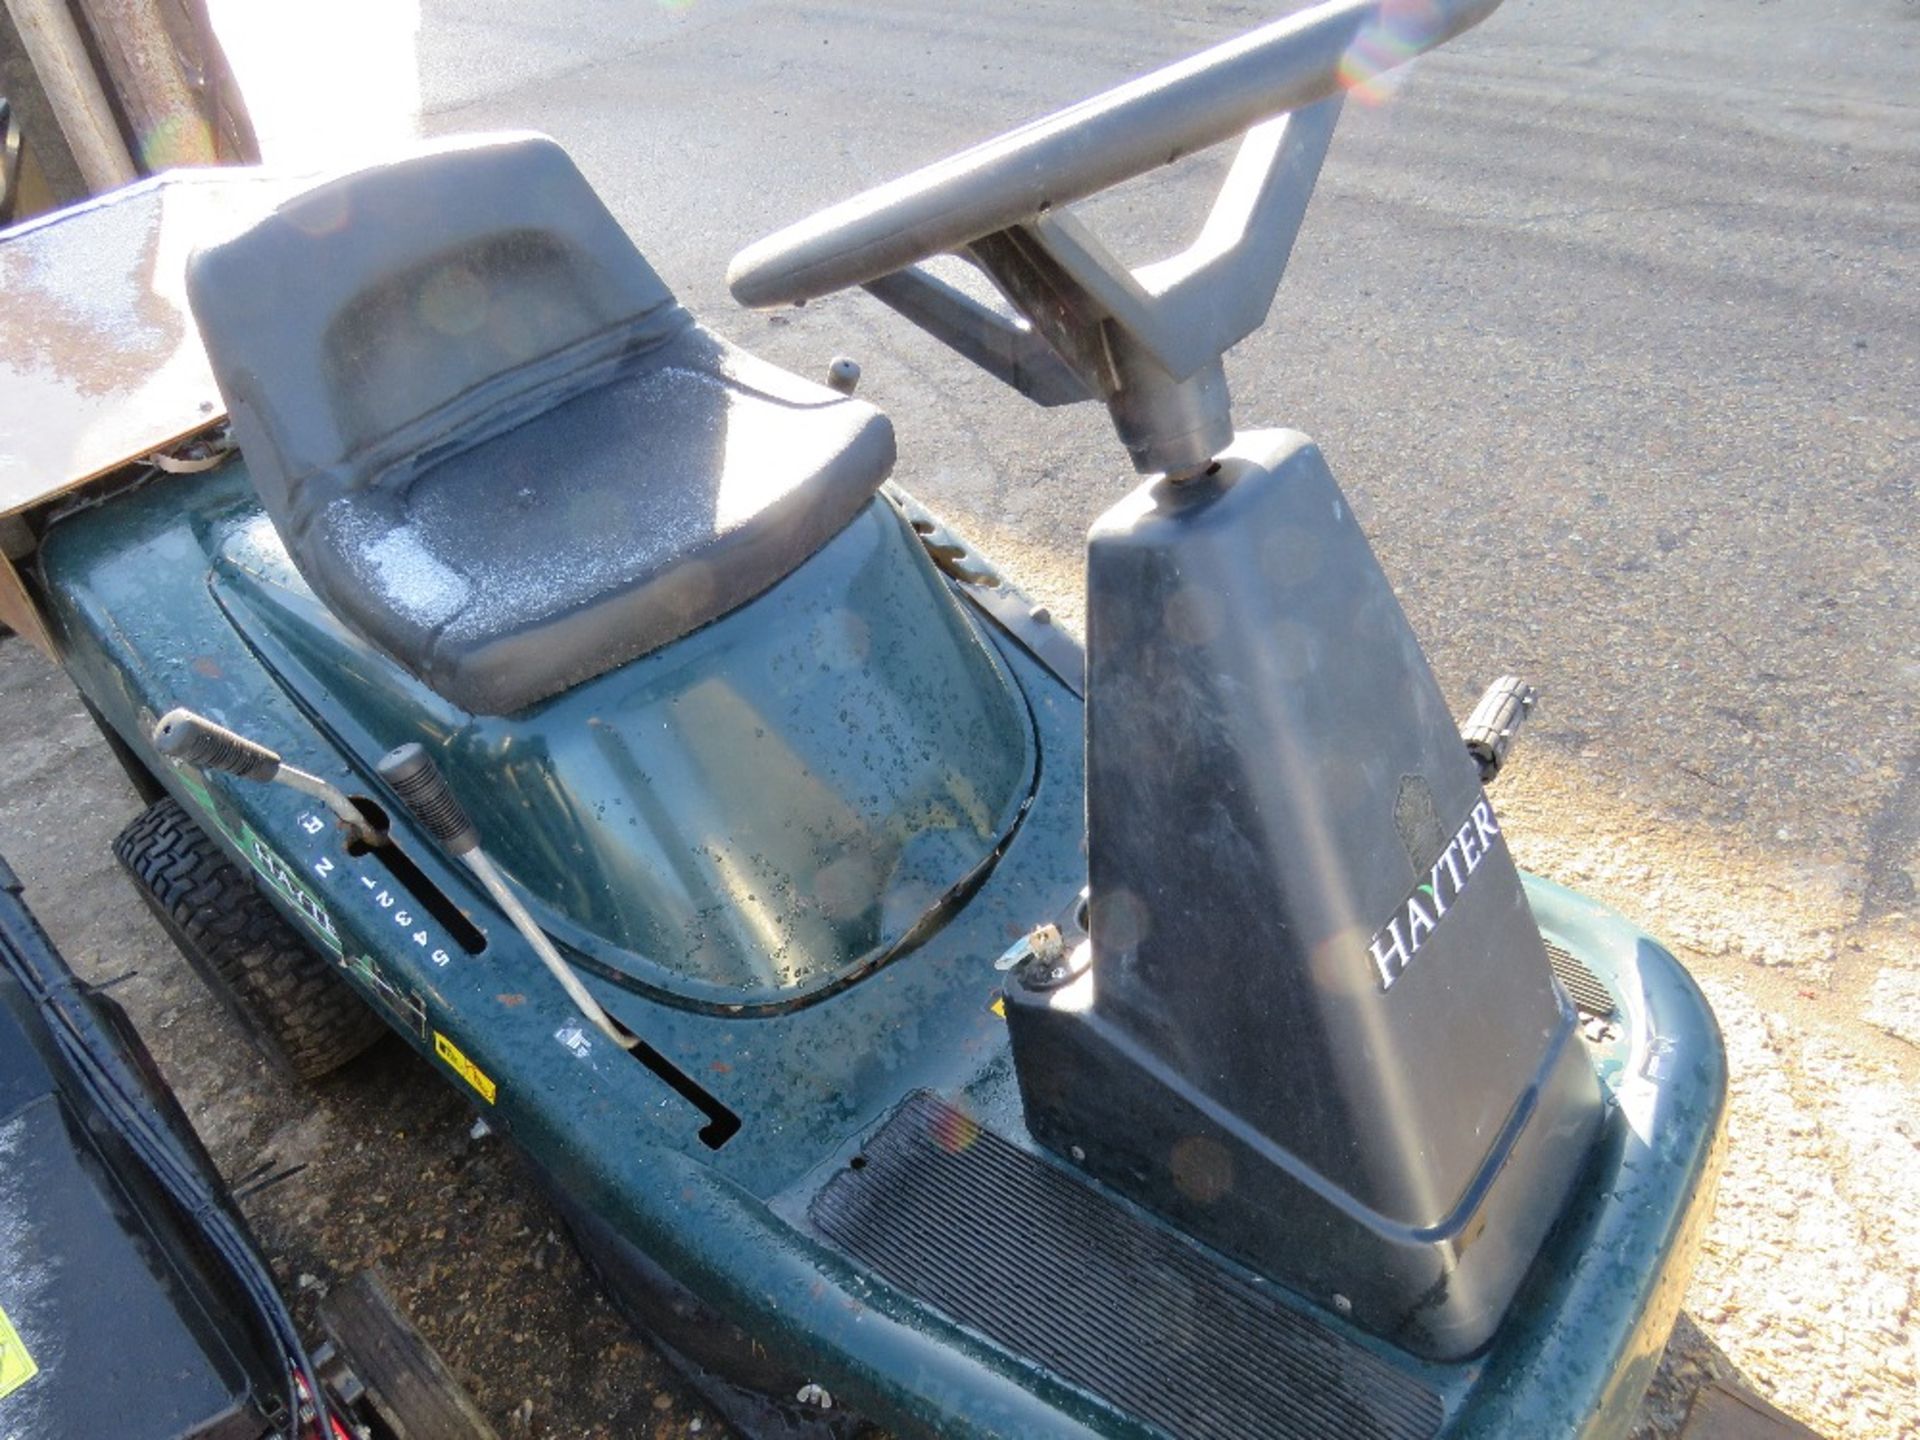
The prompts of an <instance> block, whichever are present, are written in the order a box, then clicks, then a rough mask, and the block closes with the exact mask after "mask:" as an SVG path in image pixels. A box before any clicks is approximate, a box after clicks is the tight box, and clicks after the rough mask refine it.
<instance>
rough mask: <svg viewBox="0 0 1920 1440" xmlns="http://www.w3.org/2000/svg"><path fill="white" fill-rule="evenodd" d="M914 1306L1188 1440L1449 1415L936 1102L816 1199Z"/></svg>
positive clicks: (1371, 1359) (1344, 1439) (1273, 1436)
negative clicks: (931, 1309) (920, 1305)
mask: <svg viewBox="0 0 1920 1440" xmlns="http://www.w3.org/2000/svg"><path fill="white" fill-rule="evenodd" d="M810 1213H811V1217H812V1220H813V1224H814V1226H815V1227H816V1228H817V1229H818V1230H819V1232H820V1233H821V1234H822V1235H823V1236H825V1237H826V1238H827V1239H828V1240H829V1241H831V1242H832V1243H833V1244H835V1245H837V1246H839V1247H840V1248H841V1249H843V1250H845V1251H846V1252H847V1253H848V1254H850V1255H852V1256H853V1257H855V1258H856V1259H858V1260H860V1261H861V1262H862V1263H864V1264H866V1265H867V1266H869V1267H870V1268H872V1269H873V1270H874V1271H875V1272H876V1273H877V1274H879V1275H880V1276H881V1277H882V1278H883V1279H885V1280H886V1281H888V1282H889V1283H890V1284H892V1285H894V1286H896V1287H898V1288H899V1289H901V1290H904V1291H906V1292H907V1293H909V1294H911V1295H913V1296H915V1297H916V1298H918V1299H920V1300H922V1301H924V1302H925V1303H926V1304H928V1305H930V1306H933V1307H934V1308H936V1309H938V1310H941V1311H943V1312H945V1313H946V1314H947V1315H948V1316H950V1317H951V1318H952V1319H954V1320H955V1321H958V1322H959V1323H960V1324H962V1325H965V1326H967V1327H968V1328H970V1329H972V1330H975V1331H978V1332H979V1333H980V1334H982V1335H985V1336H986V1337H987V1338H988V1339H990V1340H992V1341H994V1342H995V1343H996V1344H999V1345H1001V1346H1004V1347H1005V1348H1006V1349H1008V1350H1010V1351H1012V1352H1013V1353H1015V1354H1017V1355H1019V1356H1021V1357H1022V1358H1024V1359H1027V1360H1030V1361H1032V1362H1034V1363H1037V1364H1039V1365H1041V1366H1043V1367H1045V1368H1046V1369H1047V1370H1050V1371H1052V1372H1053V1373H1054V1374H1055V1375H1057V1376H1058V1377H1060V1378H1061V1379H1063V1380H1065V1381H1067V1382H1068V1383H1070V1384H1072V1385H1076V1386H1078V1387H1080V1388H1081V1389H1083V1390H1086V1391H1088V1392H1090V1393H1091V1394H1093V1395H1096V1396H1099V1397H1100V1398H1101V1399H1102V1400H1105V1401H1106V1402H1107V1403H1108V1404H1110V1405H1112V1406H1114V1407H1115V1408H1116V1409H1118V1410H1121V1411H1123V1412H1125V1413H1127V1414H1129V1415H1131V1416H1134V1417H1136V1418H1138V1419H1140V1420H1143V1421H1145V1422H1147V1423H1149V1424H1151V1425H1155V1426H1158V1427H1159V1428H1160V1429H1162V1430H1164V1431H1165V1432H1166V1433H1167V1434H1169V1435H1172V1436H1176V1437H1180V1440H1201V1437H1207V1440H1215V1437H1220V1436H1235V1437H1246V1440H1252V1437H1259V1440H1319V1437H1325V1436H1337V1437H1339V1440H1426V1437H1430V1436H1432V1435H1433V1434H1434V1433H1435V1432H1436V1431H1437V1430H1438V1429H1439V1427H1440V1421H1441V1418H1442V1412H1441V1407H1440V1402H1439V1399H1438V1398H1437V1397H1436V1396H1435V1395H1434V1394H1433V1392H1432V1391H1430V1390H1429V1389H1427V1388H1426V1387H1425V1386H1424V1385H1422V1384H1420V1383H1419V1382H1418V1381H1416V1380H1413V1379H1411V1378H1410V1377H1408V1376H1406V1375H1404V1374H1402V1373H1401V1372H1399V1371H1398V1370H1395V1369H1394V1368H1393V1367H1392V1366H1390V1365H1388V1364H1387V1363H1385V1362H1384V1361H1382V1360H1381V1359H1379V1358H1378V1357H1377V1356H1375V1355H1373V1354H1372V1353H1370V1352H1369V1351H1367V1350H1365V1349H1363V1348H1362V1347H1361V1346H1359V1345H1357V1344H1355V1343H1354V1342H1353V1341H1351V1340H1348V1339H1346V1338H1344V1337H1342V1336H1339V1335H1336V1334H1334V1333H1333V1332H1332V1331H1331V1330H1328V1329H1326V1328H1324V1327H1322V1326H1321V1325H1318V1324H1316V1323H1315V1322H1314V1321H1313V1320H1311V1319H1308V1318H1307V1317H1305V1316H1303V1315H1300V1314H1297V1313H1296V1312H1294V1311H1292V1310H1289V1309H1287V1308H1286V1307H1285V1306H1283V1305H1281V1304H1279V1303H1278V1302H1277V1301H1275V1300H1274V1299H1273V1298H1272V1297H1270V1296H1268V1295H1265V1294H1263V1293H1261V1291H1260V1290H1258V1289H1257V1288H1255V1287H1254V1286H1253V1285H1252V1284H1249V1283H1248V1282H1246V1281H1245V1280H1243V1279H1241V1278H1240V1277H1239V1276H1237V1275H1234V1274H1232V1273H1231V1272H1229V1271H1227V1270H1225V1269H1224V1268H1222V1267H1221V1266H1220V1265H1219V1264H1218V1263H1217V1262H1216V1261H1214V1260H1213V1259H1211V1258H1209V1257H1208V1255H1207V1254H1206V1253H1205V1252H1203V1251H1201V1250H1198V1249H1196V1248H1195V1247H1193V1246H1191V1245H1189V1244H1187V1243H1185V1242H1183V1241H1181V1240H1179V1239H1177V1238H1176V1237H1175V1236H1173V1235H1172V1234H1170V1233H1168V1232H1166V1231H1163V1230H1161V1229H1159V1228H1158V1227H1156V1226H1154V1225H1152V1224H1150V1223H1148V1222H1147V1221H1145V1220H1143V1219H1141V1218H1139V1217H1138V1216H1137V1215H1135V1214H1134V1213H1133V1212H1131V1211H1129V1210H1126V1209H1124V1208H1122V1207H1121V1206H1119V1205H1117V1204H1115V1203H1114V1202H1113V1201H1111V1200H1109V1199H1107V1198H1106V1197H1104V1196H1103V1195H1101V1194H1100V1193H1099V1192H1097V1191H1095V1190H1093V1189H1091V1188H1090V1187H1088V1186H1087V1185H1085V1184H1083V1183H1081V1182H1080V1181H1078V1180H1076V1179H1075V1178H1074V1177H1072V1176H1071V1175H1070V1174H1068V1173H1066V1172H1065V1171H1062V1170H1060V1169H1058V1168H1056V1167H1055V1166H1053V1165H1051V1164H1049V1163H1047V1162H1046V1161H1043V1160H1040V1159H1038V1158H1037V1157H1035V1156H1033V1155H1030V1154H1028V1153H1027V1152H1025V1151H1023V1150H1020V1149H1018V1148H1017V1147H1015V1146H1014V1145H1012V1144H1010V1143H1009V1142H1007V1141H1006V1140H1004V1139H1002V1138H1001V1137H1000V1136H998V1135H995V1134H994V1133H992V1132H991V1131H989V1130H984V1129H982V1128H981V1127H980V1126H979V1125H978V1124H976V1123H975V1122H974V1121H972V1120H970V1119H968V1118H967V1117H966V1116H965V1115H963V1114H961V1113H960V1112H959V1111H957V1110H955V1109H954V1108H952V1107H951V1106H949V1105H947V1104H945V1103H944V1102H942V1101H940V1100H938V1099H936V1098H934V1097H933V1096H931V1095H927V1094H920V1095H916V1096H914V1097H912V1098H911V1099H910V1100H908V1101H907V1103H906V1104H905V1105H903V1106H902V1107H901V1108H900V1110H899V1112H898V1113H897V1114H895V1116H894V1117H893V1118H892V1119H891V1120H889V1121H888V1122H887V1123H886V1125H885V1126H883V1127H882V1128H881V1130H880V1131H879V1133H878V1134H876V1135H875V1136H874V1138H873V1142H872V1144H871V1145H869V1146H868V1147H867V1150H866V1153H865V1154H864V1155H863V1156H861V1157H859V1159H857V1160H856V1161H855V1162H854V1164H853V1165H852V1166H851V1167H849V1168H848V1169H846V1170H844V1171H842V1172H841V1173H840V1174H839V1175H837V1176H835V1177H834V1178H833V1180H831V1181H830V1182H829V1183H828V1184H827V1186H826V1188H825V1189H823V1190H822V1191H821V1192H820V1194H819V1195H818V1196H817V1197H815V1199H814V1202H813V1207H812V1210H811V1212H810Z"/></svg>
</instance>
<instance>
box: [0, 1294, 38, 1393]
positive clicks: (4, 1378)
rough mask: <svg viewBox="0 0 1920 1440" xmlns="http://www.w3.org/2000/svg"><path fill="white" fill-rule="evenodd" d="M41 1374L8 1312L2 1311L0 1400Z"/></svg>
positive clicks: (0, 1320)
mask: <svg viewBox="0 0 1920 1440" xmlns="http://www.w3.org/2000/svg"><path fill="white" fill-rule="evenodd" d="M39 1373H40V1367H39V1366H38V1365H36V1364H34V1363H33V1356H31V1355H29V1354H28V1353H27V1342H26V1341H24V1340H22V1339H21V1338H20V1332H19V1331H18V1330H16V1329H14V1328H13V1321H11V1320H9V1319H8V1318H7V1312H6V1311H4V1310H0V1399H5V1398H6V1397H7V1396H9V1395H11V1394H12V1393H13V1392H14V1391H16V1390H18V1389H19V1388H20V1387H21V1386H22V1385H24V1384H26V1383H27V1381H29V1380H31V1379H32V1378H33V1377H34V1376H36V1375H38V1374H39Z"/></svg>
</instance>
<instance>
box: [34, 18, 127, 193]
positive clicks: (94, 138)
mask: <svg viewBox="0 0 1920 1440" xmlns="http://www.w3.org/2000/svg"><path fill="white" fill-rule="evenodd" d="M7 10H8V11H9V13H11V14H12V16H13V23H14V28H15V29H16V30H17V31H18V32H19V34H20V43H21V44H22V45H23V46H25V47H26V51H27V54H28V55H29V56H30V57H31V58H32V60H33V72H34V75H35V76H36V77H37V78H38V79H39V81H40V88H41V89H42V90H44V91H45V92H46V96H47V102H48V103H49V104H50V105H52V107H53V112H54V115H55V116H56V117H57V118H58V119H59V121H60V131H61V133H62V134H63V135H64V136H66V140H67V148H68V149H69V150H71V151H72V152H73V158H74V162H75V163H76V164H77V165H79V167H80V173H81V174H82V175H83V176H84V177H86V182H87V185H88V188H90V189H92V190H94V191H101V190H111V189H112V188H113V187H114V186H116V185H125V184H126V183H127V182H128V181H129V180H132V179H133V178H134V177H135V176H136V175H138V174H139V173H140V172H139V171H138V170H137V169H135V167H134V163H133V157H132V156H130V155H129V154H127V146H126V142H125V141H123V140H122V139H121V138H120V130H119V127H118V126H117V125H115V123H114V119H113V110H112V109H111V107H109V105H108V104H107V97H106V93H105V92H104V91H103V90H101V88H100V77H99V76H97V75H96V74H94V71H93V61H92V60H91V58H90V57H89V56H88V55H87V49H86V45H85V43H84V42H83V41H82V40H81V38H80V30H79V27H78V26H76V25H75V24H74V23H73V12H72V11H70V10H68V9H67V7H66V4H65V3H64V0H7Z"/></svg>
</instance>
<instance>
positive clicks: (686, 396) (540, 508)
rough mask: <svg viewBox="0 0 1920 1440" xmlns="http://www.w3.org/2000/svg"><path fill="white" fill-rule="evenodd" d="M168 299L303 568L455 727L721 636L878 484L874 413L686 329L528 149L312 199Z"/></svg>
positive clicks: (497, 149)
mask: <svg viewBox="0 0 1920 1440" xmlns="http://www.w3.org/2000/svg"><path fill="white" fill-rule="evenodd" d="M187 281H188V284H187V288H188V295H189V298H190V300H191V302H192V305H193V312H194V317H195V319H196V320H197V321H198V323H199V325H200V331H201V337H202V339H203V340H204V341H205V342H206V347H207V354H208V357H209V359H210V360H211V362H212V364H213V371H214V375H215V377H216V378H217V379H218V381H219V384H220V390H221V393H222V395H223V396H224V397H225V399H226V401H227V408H228V412H229V413H230V414H231V416H232V418H233V429H234V435H235V438H237V439H238V440H239V442H240V449H241V451H242V453H243V454H244V455H245V457H246V460H247V466H248V471H249V474H250V475H251V476H252V479H253V483H254V487H255V489H256V490H257V491H258V492H259V495H260V499H261V502H262V503H263V504H264V505H265V507H266V510H267V513H268V515H270V516H271V517H272V519H273V522H274V525H275V526H276V527H277V528H278V529H279V531H280V535H281V538H282V539H283V540H284V541H285V543H286V547H287V553H288V554H289V555H290V556H291V557H292V558H293V562H294V564H295V565H297V566H298V567H299V569H300V572H301V574H302V575H303V576H305V578H306V580H307V583H308V584H309V585H310V586H311V587H312V588H313V590H314V592H315V594H317V595H318V596H319V597H320V598H321V599H322V600H324V601H325V602H326V603H327V604H328V605H329V606H330V607H331V608H332V609H333V610H334V611H335V612H336V613H337V614H338V615H339V616H340V617H341V618H342V619H343V620H344V621H346V623H347V624H349V625H351V626H352V627H353V628H354V629H356V630H358V631H359V632H360V633H361V634H362V635H363V636H365V637H366V638H367V639H368V640H370V641H372V642H373V643H374V644H376V645H378V646H379V647H380V648H381V649H383V650H385V651H386V652H387V653H388V654H389V655H391V656H392V657H393V658H394V659H395V660H397V661H398V662H399V663H400V664H402V665H404V666H406V667H407V668H408V669H409V670H411V671H413V672H414V674H416V675H418V676H419V677H420V678H421V679H423V680H425V681H426V682H427V683H428V684H429V685H431V686H433V687H434V688H435V689H436V690H438V691H439V692H440V693H441V694H442V695H445V696H446V697H447V698H448V699H450V700H452V701H454V702H455V703H456V704H458V705H461V706H464V707H465V708H467V709H469V710H473V711H480V712H487V713H496V714H497V713H505V712H508V711H513V710H519V709H523V708H525V707H526V706H528V705H531V704H533V703H534V702H535V701H538V700H541V699H544V698H545V697H547V696H549V695H552V694H555V693H556V692H558V691H560V690H564V689H566V688H567V687H569V686H571V685H574V684H577V683H579V682H580V681H582V680H585V679H588V678H589V677H591V676H593V675H596V674H599V673H600V672H601V671H603V670H606V669H609V668H611V667H612V666H615V665H619V664H623V663H625V662H626V661H627V660H630V659H633V658H634V657H636V656H638V655H642V654H644V653H646V652H647V651H648V650H651V649H653V648H655V647H657V646H660V645H664V644H666V643H667V642H668V641H670V640H673V639H675V638H677V637H678V636H681V635H684V634H686V633H687V632H688V631H689V630H692V629H694V628H695V627H697V626H700V625H704V624H705V623H707V622H708V621H710V620H714V619H717V618H719V617H720V616H721V615H723V614H725V613H726V612H727V611H728V610H731V609H732V608H734V607H735V606H737V605H739V604H741V603H743V602H744V601H746V600H749V599H751V598H752V597H754V596H755V595H758V594H759V593H760V592H761V591H763V590H765V589H766V588H767V587H768V586H770V585H772V584H773V583H774V582H775V581H777V580H779V579H780V578H781V577H782V576H784V575H786V574H787V573H788V572H789V571H791V570H792V569H793V568H794V567H795V566H796V565H798V564H799V563H800V562H801V561H803V560H804V559H806V558H807V557H808V556H809V555H811V554H812V553H813V552H814V551H815V550H816V549H818V548H819V547H820V546H821V545H822V544H824V543H825V542H826V541H827V540H828V539H830V538H831V537H832V536H833V535H835V534H836V533H838V532H839V530H840V529H841V528H842V527H844V526H845V525H846V524H847V522H848V521H850V520H851V519H852V518H853V516H854V515H855V513H857V512H858V511H859V509H860V508H861V507H862V506H863V505H865V504H866V503H867V502H868V501H869V500H870V499H871V498H872V496H873V493H874V491H875V490H876V489H877V488H878V487H879V485H880V482H881V481H882V480H884V479H885V478H886V476H887V472H888V470H889V469H890V468H891V466H892V464H893V431H892V428H891V427H890V426H889V425H888V424H887V421H886V420H885V418H884V417H883V416H881V414H880V413H879V412H878V411H877V410H875V409H874V408H873V407H872V406H870V405H866V404H864V403H861V402H858V401H854V400H851V399H849V398H847V397H845V396H842V395H838V394H836V393H835V392H833V391H831V390H828V389H826V388H825V387H824V386H818V385H812V384H809V383H807V382H805V381H802V380H798V379H796V378H794V377H793V376H791V375H788V374H786V373H785V372H784V371H781V370H777V369H775V368H774V367H772V366H770V365H765V364H762V363H761V362H759V361H756V360H754V359H752V358H751V357H750V356H748V355H746V354H744V353H743V352H741V351H739V350H735V349H733V348H732V347H730V346H728V345H726V344H725V343H724V342H722V341H720V340H719V339H717V338H715V337H714V336H712V335H710V334H708V333H707V332H705V331H703V330H701V329H700V328H699V327H697V326H696V325H694V324H693V321H692V318H691V317H690V316H689V315H688V314H687V312H686V311H685V310H684V309H683V308H681V306H679V305H678V304H676V303H675V301H674V299H673V295H672V293H671V292H670V291H669V290H668V289H667V287H666V285H665V284H664V283H662V281H661V279H660V277H659V276H658V275H656V274H655V273H654V271H653V269H652V268H651V267H650V266H649V265H648V264H647V262H646V259H645V257H643V256H642V255H641V254H640V252H639V250H638V249H636V248H635V247H634V245H633V242H632V241H631V240H629V239H628V238H627V236H626V234H625V233H624V232H623V231H622V230H621V229H620V226H619V225H618V223H617V222H615V220H614V218H613V216H612V215H611V214H609V213H608V211H607V209H606V207H605V206H604V205H602V204H601V203H600V200H599V197H597V196H596V195H595V194H594V193H593V189H592V187H591V186H590V185H588V184H587V182H586V179H585V177H583V176H582V175H581V174H580V172H579V170H578V169H577V168H576V167H575V166H574V164H573V162H572V161H571V160H569V159H568V158H567V157H566V155H565V153H564V152H563V151H562V150H561V149H560V147H559V146H557V145H555V144H554V143H553V141H551V140H548V139H545V138H543V137H539V136H498V137H481V138H477V139H468V140H457V141H453V142H439V143H436V144H435V145H433V146H432V147H430V148H428V149H427V150H425V151H423V152H421V153H419V154H415V155H411V156H408V157H405V158H403V159H400V160H396V161H394V162H392V163H390V164H387V165H381V166H377V167H375V168H373V169H370V170H362V171H358V172H355V173H353V174H349V175H344V176H341V177H338V178H336V179H333V180H329V181H327V182H326V183H324V184H322V185H319V186H316V187H315V188H314V189H312V190H309V191H306V192H304V193H302V194H301V195H299V196H296V197H294V198H293V199H291V200H289V201H287V202H286V203H284V204H283V205H281V206H280V207H279V208H278V209H277V210H275V211H274V212H273V214H271V215H269V216H267V217H266V218H264V219H263V220H261V221H260V222H259V223H258V224H256V225H254V226H253V227H252V228H250V229H249V230H247V231H245V232H243V233H241V234H240V235H237V236H235V237H233V238H232V239H230V240H227V241H225V242H223V243H221V244H219V245H215V246H212V247H209V248H208V249H206V250H203V251H201V252H199V253H198V254H196V255H195V257H194V259H193V262H192V264H191V265H190V266H189V269H188V277H187Z"/></svg>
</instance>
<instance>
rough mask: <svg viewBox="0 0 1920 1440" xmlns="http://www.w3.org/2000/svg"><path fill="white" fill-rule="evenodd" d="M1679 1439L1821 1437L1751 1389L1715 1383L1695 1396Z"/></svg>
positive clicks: (1808, 1439)
mask: <svg viewBox="0 0 1920 1440" xmlns="http://www.w3.org/2000/svg"><path fill="white" fill-rule="evenodd" d="M1680 1440H1820V1435H1819V1433H1818V1432H1817V1431H1813V1430H1809V1429H1808V1428H1807V1427H1806V1426H1804V1425H1802V1424H1801V1423H1800V1422H1799V1421H1798V1420H1796V1419H1794V1418H1793V1417H1792V1416H1791V1415H1788V1414H1786V1413H1785V1412H1784V1411H1781V1410H1777V1409H1775V1408H1774V1407H1773V1406H1772V1405H1769V1404H1768V1403H1767V1402H1766V1401H1765V1400H1762V1399H1761V1398H1760V1397H1759V1396H1758V1395H1756V1394H1754V1393H1753V1392H1752V1391H1751V1390H1745V1389H1736V1388H1735V1387H1733V1386H1731V1385H1728V1384H1727V1383H1726V1382H1725V1381H1721V1380H1716V1381H1714V1382H1713V1383H1712V1384H1711V1385H1707V1386H1704V1387H1703V1388H1702V1389H1700V1390H1699V1391H1698V1392H1696V1393H1695V1395H1694V1397H1693V1404H1692V1406H1690V1407H1689V1408H1688V1410H1687V1423H1686V1424H1685V1425H1684V1426H1682V1427H1681V1430H1680Z"/></svg>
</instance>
